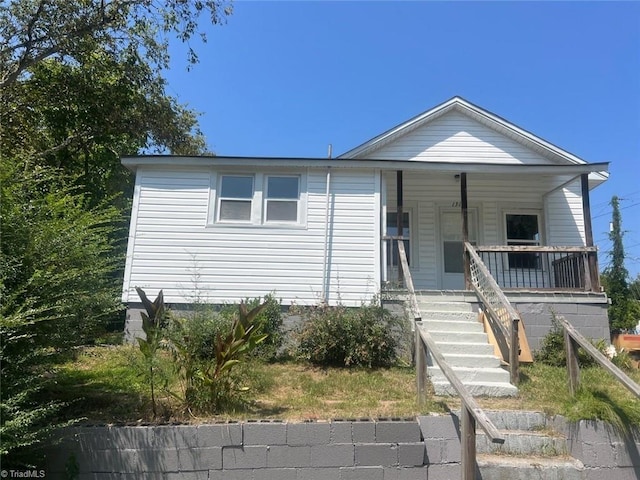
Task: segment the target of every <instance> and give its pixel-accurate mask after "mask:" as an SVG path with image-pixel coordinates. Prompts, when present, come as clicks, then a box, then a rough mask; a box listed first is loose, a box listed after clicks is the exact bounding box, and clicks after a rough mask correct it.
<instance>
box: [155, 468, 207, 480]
mask: <svg viewBox="0 0 640 480" xmlns="http://www.w3.org/2000/svg"><path fill="white" fill-rule="evenodd" d="M164 480H209V472H208V471H207V470H204V471H199V472H169V473H165V476H164Z"/></svg>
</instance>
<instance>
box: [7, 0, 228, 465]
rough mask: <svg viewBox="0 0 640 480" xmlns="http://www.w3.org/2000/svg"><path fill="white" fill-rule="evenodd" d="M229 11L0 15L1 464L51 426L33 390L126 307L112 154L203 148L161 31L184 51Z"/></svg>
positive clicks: (95, 2)
mask: <svg viewBox="0 0 640 480" xmlns="http://www.w3.org/2000/svg"><path fill="white" fill-rule="evenodd" d="M226 5H228V4H227V3H226V2H224V1H222V0H220V1H218V0H215V1H214V0H167V1H166V2H155V1H152V0H68V1H58V0H13V1H10V2H8V5H6V6H5V5H4V4H3V7H2V9H0V93H1V94H2V102H0V124H1V125H2V129H0V151H1V152H2V155H1V156H0V191H1V195H2V197H1V199H0V217H1V219H2V242H1V245H0V251H1V255H0V295H1V297H2V300H3V301H2V304H1V305H0V337H1V343H0V369H1V374H2V389H1V391H0V437H1V438H0V455H2V465H3V467H5V466H11V465H18V464H19V463H18V462H19V459H18V457H19V455H20V452H21V451H24V448H26V447H30V446H32V445H34V444H36V443H37V442H38V441H40V440H41V439H42V438H43V437H44V435H46V434H47V433H48V432H50V431H51V430H52V429H53V428H55V427H56V426H57V425H59V424H58V423H56V422H55V421H53V420H52V419H51V415H52V413H53V412H55V411H56V409H57V408H58V405H56V404H55V403H52V402H50V401H49V400H48V399H43V398H41V397H40V396H39V395H38V391H39V389H41V388H42V386H43V385H44V384H46V382H47V378H48V377H49V373H50V368H51V366H52V365H53V364H55V362H56V361H58V360H59V359H60V358H63V357H64V355H66V354H68V353H70V352H72V351H73V350H72V349H73V347H74V346H77V345H82V344H83V343H85V342H87V341H88V340H90V339H91V338H93V337H94V336H95V333H96V332H97V331H99V330H100V329H103V328H104V326H105V324H106V323H107V322H108V321H109V320H110V319H112V318H113V316H114V314H116V313H117V312H119V311H121V305H120V303H119V290H120V283H119V280H120V279H121V275H120V274H119V273H118V272H119V271H120V270H121V269H122V268H123V258H124V248H126V242H124V241H123V240H124V238H125V235H124V228H123V227H124V226H125V225H126V224H127V222H126V217H127V215H128V209H129V200H128V199H129V197H130V195H129V194H130V189H131V185H132V181H131V180H132V177H131V175H130V173H129V172H128V171H126V170H125V169H124V168H123V167H122V166H121V165H120V162H119V157H120V156H121V155H129V154H136V153H140V152H171V153H177V154H199V153H204V152H205V142H204V138H203V136H202V134H201V133H200V131H199V130H198V124H197V115H196V113H195V112H193V111H192V110H190V109H188V108H187V107H185V106H183V105H180V104H179V103H178V102H177V101H176V99H175V98H173V97H171V96H168V95H167V94H166V91H165V81H164V79H163V78H162V75H161V73H162V69H163V68H165V67H166V66H167V65H168V47H167V38H168V35H170V34H174V35H176V36H177V37H178V38H179V39H180V40H182V41H185V42H188V41H189V39H190V38H191V37H192V36H193V35H195V34H197V33H198V32H197V27H198V21H199V18H200V16H201V14H203V13H208V14H209V16H210V19H211V21H212V22H213V23H219V22H221V21H223V19H224V18H225V16H226V15H228V14H229V13H230V7H228V6H226ZM189 61H191V62H195V61H197V57H196V56H195V53H194V52H193V51H191V50H190V57H189ZM123 192H124V195H122V193H123ZM28 458H30V459H31V461H32V463H33V456H32V455H31V454H29V455H28ZM12 462H13V463H12Z"/></svg>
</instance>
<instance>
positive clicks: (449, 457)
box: [442, 438, 462, 463]
mask: <svg viewBox="0 0 640 480" xmlns="http://www.w3.org/2000/svg"><path fill="white" fill-rule="evenodd" d="M461 456H462V449H461V447H460V439H458V438H456V439H446V440H444V441H443V444H442V463H457V462H460V461H461Z"/></svg>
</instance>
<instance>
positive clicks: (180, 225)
mask: <svg viewBox="0 0 640 480" xmlns="http://www.w3.org/2000/svg"><path fill="white" fill-rule="evenodd" d="M122 163H123V164H124V165H125V166H126V167H127V168H129V169H131V170H132V171H134V172H135V174H136V183H135V193H134V198H133V210H132V216H131V227H130V233H129V244H128V252H127V260H126V270H125V276H124V286H123V295H122V300H123V302H125V303H126V304H127V305H128V306H129V307H131V312H133V313H132V315H130V318H129V320H128V321H129V327H130V328H131V329H133V330H136V329H137V328H138V327H136V323H137V320H136V318H135V317H136V315H135V312H136V309H137V308H139V304H138V302H139V299H138V297H137V294H136V291H135V287H142V288H144V289H145V290H146V291H147V292H148V293H149V294H150V295H154V294H155V293H156V292H157V291H158V290H160V289H162V290H163V291H164V295H165V300H166V301H167V302H169V303H172V304H188V303H190V302H192V300H193V298H194V297H195V296H196V295H197V296H198V297H199V298H200V299H201V300H202V299H204V300H205V301H207V302H210V303H224V302H233V301H239V300H241V299H244V298H247V297H258V296H263V295H265V294H267V293H269V292H274V291H275V292H276V295H277V296H278V297H279V298H282V301H283V304H284V305H290V304H292V303H296V304H302V305H311V304H316V303H318V302H322V301H323V302H328V303H329V304H335V303H337V302H342V303H343V304H346V305H359V304H361V303H362V302H366V301H369V300H371V299H372V298H373V297H374V296H375V295H377V294H379V293H380V292H381V291H382V290H383V289H385V288H392V287H394V286H395V285H396V284H397V283H398V278H399V277H398V272H397V270H398V263H399V259H398V251H397V247H396V246H395V245H394V243H395V242H397V241H402V242H403V244H404V245H405V247H406V250H407V256H408V263H409V265H410V272H411V276H412V279H413V283H414V286H415V288H416V290H421V291H427V290H428V291H444V290H454V291H459V290H464V289H465V287H468V284H465V275H464V272H465V266H466V264H467V263H468V262H467V260H466V258H467V257H466V256H463V242H464V241H465V240H466V241H468V242H469V243H470V244H472V245H474V246H475V248H476V249H477V252H478V253H479V254H480V255H481V256H482V258H483V260H484V262H485V264H486V266H487V268H488V269H489V270H490V271H491V273H492V274H493V276H494V278H495V279H496V281H497V282H498V283H499V284H500V285H501V287H503V288H504V291H505V292H507V295H508V296H510V298H511V299H512V301H513V302H514V304H515V305H516V306H519V308H520V311H521V312H523V316H525V317H526V310H527V309H529V310H534V311H543V310H544V309H545V308H547V307H544V305H547V304H549V305H551V304H553V305H554V308H556V310H557V311H559V312H560V313H565V314H568V315H573V314H575V315H578V316H579V315H583V316H584V315H586V316H592V317H593V318H587V319H586V320H584V322H582V323H581V322H580V321H579V318H578V317H575V319H574V320H576V319H577V320H576V322H577V323H578V326H579V328H582V329H583V331H584V332H585V334H586V335H588V336H591V337H602V336H605V332H608V330H607V324H606V296H605V295H604V294H603V293H601V292H600V287H599V283H598V275H597V259H596V256H595V255H596V253H595V248H592V246H593V236H592V232H591V220H590V214H589V191H590V190H591V189H592V188H594V187H597V186H598V185H599V184H601V183H602V182H604V181H605V180H606V179H607V177H608V173H607V169H608V164H607V163H587V162H585V161H584V160H582V159H580V158H578V157H576V156H575V155H573V154H571V153H569V152H567V151H564V150H562V149H560V148H558V147H556V146H555V145H552V144H551V143H549V142H547V141H545V140H543V139H541V138H539V137H537V136H535V135H533V134H531V133H529V132H527V131H526V130H524V129H522V128H520V127H518V126H516V125H514V124H512V123H510V122H508V121H506V120H504V119H503V118H501V117H499V116H497V115H495V114H493V113H491V112H488V111H486V110H484V109H482V108H480V107H478V106H476V105H473V104H471V103H470V102H468V101H466V100H464V99H462V98H460V97H454V98H452V99H450V100H448V101H446V102H444V103H442V104H441V105H438V106H436V107H434V108H432V109H431V110H428V111H426V112H425V113H423V114H421V115H418V116H417V117H415V118H412V119H410V120H408V121H407V122H405V123H402V124H401V125H398V126H396V127H394V128H392V129H390V130H388V131H387V132H384V133H382V134H381V135H379V136H377V137H375V138H373V139H371V140H369V141H367V142H366V143H364V144H362V145H360V146H357V147H355V148H354V149H352V150H349V151H348V152H346V153H344V154H342V155H340V156H339V157H337V158H284V157H282V158H280V157H278V158H246V157H226V156H211V157H179V156H135V157H125V158H123V159H122ZM399 212H400V215H398V213H399ZM399 216H400V218H401V220H402V231H400V229H399V227H400V225H398V217H399ZM398 237H400V239H399V240H398ZM392 242H393V243H392ZM514 246H516V247H522V246H525V247H529V249H523V251H514V249H513V247H514ZM504 247H508V248H504ZM532 247H535V248H537V249H538V250H535V249H534V248H532ZM548 247H572V248H569V249H567V248H564V249H563V248H554V249H551V248H548ZM515 250H517V249H515ZM534 250H535V251H534ZM540 305H543V307H539V306H540ZM567 305H568V306H567ZM536 309H537V310H536ZM531 315H534V314H531ZM545 315H546V314H545ZM603 315H604V317H603ZM546 316H548V315H546ZM602 318H604V320H602ZM526 321H527V327H528V333H529V335H533V337H535V338H538V337H539V336H540V335H542V334H543V331H546V330H547V329H548V324H549V320H544V321H543V320H537V319H535V318H533V317H531V319H529V320H526ZM537 325H540V326H541V327H540V331H539V333H538V332H537V330H536V326H537ZM532 332H533V333H532ZM534 343H535V342H534Z"/></svg>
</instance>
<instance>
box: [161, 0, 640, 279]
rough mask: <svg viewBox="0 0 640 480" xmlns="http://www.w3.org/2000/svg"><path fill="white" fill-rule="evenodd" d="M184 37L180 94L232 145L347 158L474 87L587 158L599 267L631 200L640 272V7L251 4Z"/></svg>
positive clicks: (214, 144) (177, 57)
mask: <svg viewBox="0 0 640 480" xmlns="http://www.w3.org/2000/svg"><path fill="white" fill-rule="evenodd" d="M206 31H207V34H208V39H209V40H208V43H206V44H201V43H198V42H193V43H192V46H193V47H194V48H195V49H196V51H197V52H198V54H199V57H200V63H199V64H198V65H196V66H195V67H193V68H192V69H191V71H187V68H186V60H185V59H186V54H185V51H184V46H182V45H180V44H177V43H174V44H172V55H173V57H172V68H171V70H170V71H168V72H166V76H167V79H168V81H169V89H168V90H169V93H170V94H172V95H175V96H177V97H178V98H179V100H180V101H181V102H183V103H187V104H188V105H189V106H190V107H192V108H194V109H195V110H197V111H199V112H201V113H202V116H201V117H200V122H201V127H202V130H203V132H204V134H205V135H206V137H207V140H208V142H209V147H210V149H212V150H213V151H215V152H216V153H217V154H219V155H240V156H252V155H256V156H303V157H325V156H326V155H327V146H328V144H332V145H333V152H334V155H338V154H340V153H343V152H345V151H347V150H349V149H350V148H352V147H354V146H356V145H359V144H360V143H362V142H364V141H366V140H368V139H369V138H371V137H373V136H375V135H377V134H379V133H381V132H383V131H385V130H387V129H388V128H390V127H392V126H395V125H396V124H398V123H401V122H403V121H404V120H407V119H409V118H410V117H412V116H414V115H416V114H419V113H421V112H423V111H425V110H427V109H429V108H431V107H433V106H435V105H437V104H440V103H442V102H443V101H445V100H447V99H449V98H451V97H453V96H455V95H460V96H462V97H464V98H465V99H467V100H469V101H470V102H472V103H475V104H476V105H478V106H480V107H482V108H485V109H487V110H489V111H491V112H493V113H495V114H497V115H499V116H501V117H503V118H505V119H507V120H509V121H511V122H513V123H515V124H516V125H518V126H520V127H522V128H524V129H526V130H528V131H530V132H532V133H534V134H536V135H538V136H540V137H542V138H544V139H545V140H548V141H550V142H551V143H553V144H555V145H557V146H559V147H561V148H563V149H565V150H568V151H569V152H571V153H573V154H575V155H578V156H580V157H581V158H583V159H584V160H586V161H588V162H603V161H610V162H611V166H610V172H611V177H610V179H609V181H607V182H606V183H605V184H604V185H602V186H600V187H598V188H597V189H596V190H594V191H592V196H591V204H592V213H593V221H594V237H595V240H596V243H597V244H598V246H599V247H600V251H601V254H600V263H601V266H603V265H606V264H607V262H608V258H607V256H606V252H608V251H609V249H610V242H609V241H608V238H607V234H608V230H609V221H610V219H611V208H610V206H608V202H609V201H610V199H611V196H612V195H618V196H620V197H621V207H622V211H621V213H622V219H623V228H624V230H625V232H626V233H625V238H624V240H625V247H626V253H627V268H628V269H629V271H630V273H631V275H632V276H633V277H635V276H636V275H638V274H639V273H640V3H636V2H620V3H617V2H562V3H556V2H469V3H468V2H417V1H414V2H391V1H387V2H364V1H356V2H341V1H324V2H320V1H317V2H310V1H297V2H262V1H260V2H258V1H255V2H249V1H243V0H240V1H236V2H235V4H234V13H233V15H231V16H230V17H229V19H228V22H227V23H226V25H223V26H216V27H208V28H206Z"/></svg>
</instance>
